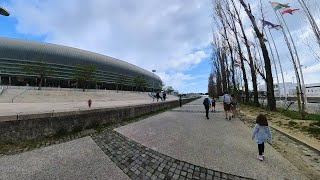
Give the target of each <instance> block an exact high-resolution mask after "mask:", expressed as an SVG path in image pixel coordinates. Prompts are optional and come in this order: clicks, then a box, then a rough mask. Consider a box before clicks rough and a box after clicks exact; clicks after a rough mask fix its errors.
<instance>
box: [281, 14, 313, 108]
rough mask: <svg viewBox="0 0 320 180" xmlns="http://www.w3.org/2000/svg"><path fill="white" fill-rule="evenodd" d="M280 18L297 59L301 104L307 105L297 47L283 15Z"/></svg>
mask: <svg viewBox="0 0 320 180" xmlns="http://www.w3.org/2000/svg"><path fill="white" fill-rule="evenodd" d="M280 17H281V19H282V21H283V23H284V25H285V27H286V29H287V31H288V34H289V37H290V39H291V42H292V46H293V50H294V52H295V54H296V59H297V63H298V68H299V71H300V77H301V82H302V91H301V93H303V102H302V103H304V104H305V105H307V95H306V86H305V84H304V78H303V73H302V68H301V64H300V58H299V55H298V51H297V47H296V45H295V43H294V41H293V38H292V35H291V33H290V30H289V27H288V26H287V23H286V21H285V20H284V18H283V15H280Z"/></svg>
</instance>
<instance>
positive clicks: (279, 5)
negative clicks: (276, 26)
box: [271, 2, 290, 10]
mask: <svg viewBox="0 0 320 180" xmlns="http://www.w3.org/2000/svg"><path fill="white" fill-rule="evenodd" d="M271 4H272V6H273V8H274V9H275V10H279V9H282V8H289V7H290V6H289V3H287V4H282V3H278V2H271Z"/></svg>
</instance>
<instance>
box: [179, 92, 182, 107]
mask: <svg viewBox="0 0 320 180" xmlns="http://www.w3.org/2000/svg"><path fill="white" fill-rule="evenodd" d="M179 105H180V107H182V95H181V94H180V95H179Z"/></svg>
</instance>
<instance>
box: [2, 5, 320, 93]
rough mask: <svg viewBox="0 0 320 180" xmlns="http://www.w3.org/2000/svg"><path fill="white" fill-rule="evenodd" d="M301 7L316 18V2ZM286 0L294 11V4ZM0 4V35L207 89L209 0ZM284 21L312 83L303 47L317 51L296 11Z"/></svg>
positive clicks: (315, 72) (288, 69)
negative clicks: (85, 53)
mask: <svg viewBox="0 0 320 180" xmlns="http://www.w3.org/2000/svg"><path fill="white" fill-rule="evenodd" d="M250 1H251V3H252V8H253V9H254V10H256V11H255V13H256V17H259V14H258V9H255V8H254V7H257V6H255V2H257V1H253V0H250ZM250 1H247V2H250ZM262 1H263V2H264V6H265V7H264V11H265V14H266V19H267V20H269V21H271V22H274V23H276V19H275V17H274V15H273V13H272V11H271V8H270V6H269V5H268V2H269V0H262ZM309 1H310V4H311V5H312V6H311V10H312V12H313V13H314V14H315V15H316V16H315V17H316V19H317V20H319V16H318V15H319V10H318V9H319V8H318V7H319V6H316V5H318V3H317V0H309ZM279 2H286V1H284V0H279ZM290 2H291V3H292V6H293V7H298V3H297V2H296V0H294V1H290ZM0 5H2V6H4V7H6V8H7V9H8V10H10V12H11V16H10V17H0V27H1V29H0V36H4V37H12V38H19V39H27V40H35V41H42V42H50V43H56V44H61V45H66V46H72V47H77V48H81V49H85V50H89V51H93V52H98V53H101V54H105V55H108V56H111V57H115V58H118V59H121V60H124V61H127V62H129V63H132V64H135V65H138V66H140V67H142V68H144V69H146V70H150V71H151V70H152V69H156V70H157V73H156V74H157V75H158V76H160V77H161V78H162V80H163V81H164V83H165V85H171V86H173V87H174V88H175V89H177V90H179V91H180V92H206V91H207V81H208V76H209V73H210V71H211V64H210V62H209V59H210V56H211V54H212V52H211V47H210V42H211V39H212V34H211V32H212V28H213V20H212V5H211V0H161V1H160V0H118V1H114V0H67V1H66V0H0ZM243 17H244V18H245V19H247V18H246V16H245V15H244V14H243ZM285 18H286V20H287V22H288V25H289V27H290V29H291V30H292V34H293V38H294V40H295V41H296V43H297V47H298V51H299V55H300V58H301V64H303V66H304V69H303V72H304V76H305V81H306V83H319V82H320V80H319V79H320V78H319V77H320V64H319V61H317V60H316V58H315V57H314V56H313V54H312V53H310V50H309V47H308V46H307V45H306V42H309V43H310V44H311V45H310V46H311V47H313V49H314V50H315V51H316V52H320V51H319V50H320V49H319V47H318V46H317V44H316V42H315V41H314V38H313V36H312V35H313V34H312V31H311V30H310V28H309V26H308V22H307V21H306V19H305V17H304V15H303V13H302V12H298V13H296V14H294V15H288V16H286V17H285ZM245 22H246V32H248V35H249V38H250V40H251V41H254V38H253V36H252V35H250V34H251V33H250V32H251V27H250V23H249V22H248V21H247V20H245ZM273 34H274V38H275V40H276V43H277V45H278V49H279V52H280V57H281V58H280V60H281V62H282V64H283V68H284V73H285V79H286V81H289V82H290V81H292V80H293V79H292V77H293V76H294V73H293V71H292V65H291V63H290V61H289V58H288V51H287V48H286V47H285V43H284V40H283V36H282V34H281V33H280V31H279V32H276V31H273ZM319 54H320V53H319ZM315 77H318V78H315Z"/></svg>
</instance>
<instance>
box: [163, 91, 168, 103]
mask: <svg viewBox="0 0 320 180" xmlns="http://www.w3.org/2000/svg"><path fill="white" fill-rule="evenodd" d="M166 98H167V94H166V93H165V92H163V100H164V101H165V100H166Z"/></svg>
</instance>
